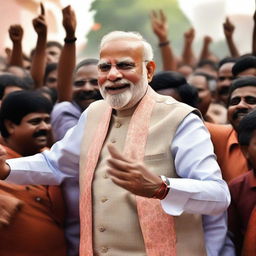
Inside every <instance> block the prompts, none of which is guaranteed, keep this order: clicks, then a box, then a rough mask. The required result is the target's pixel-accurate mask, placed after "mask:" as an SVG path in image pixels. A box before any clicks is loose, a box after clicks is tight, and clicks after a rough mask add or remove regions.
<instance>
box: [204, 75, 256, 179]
mask: <svg viewBox="0 0 256 256" xmlns="http://www.w3.org/2000/svg"><path fill="white" fill-rule="evenodd" d="M254 108H256V77H241V78H238V79H236V80H235V81H234V82H233V83H232V85H231V87H230V95H229V101H228V120H229V122H230V125H216V124H210V123H206V126H207V128H208V130H209V132H210V134H211V139H212V142H213V145H214V151H215V154H216V155H217V161H218V163H219V165H220V167H221V171H222V176H223V178H224V180H226V181H227V182H229V181H231V180H232V179H234V178H235V177H237V176H239V175H240V174H243V173H245V172H247V171H248V170H249V168H248V166H247V160H246V158H245V157H244V155H243V153H242V152H241V149H240V146H239V144H238V140H237V128H238V125H239V123H240V121H241V119H242V118H243V117H244V116H245V115H246V114H247V113H249V112H250V111H252V110H253V109H254Z"/></svg>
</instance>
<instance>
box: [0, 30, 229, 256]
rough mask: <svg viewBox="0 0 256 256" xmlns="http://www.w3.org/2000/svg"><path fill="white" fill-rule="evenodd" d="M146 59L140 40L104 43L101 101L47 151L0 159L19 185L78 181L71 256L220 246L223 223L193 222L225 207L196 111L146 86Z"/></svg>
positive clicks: (195, 251) (111, 38) (149, 67)
mask: <svg viewBox="0 0 256 256" xmlns="http://www.w3.org/2000/svg"><path fill="white" fill-rule="evenodd" d="M152 59H153V53H152V48H151V46H150V45H149V44H148V43H147V42H146V41H145V40H144V39H143V38H142V37H141V36H140V35H139V34H137V33H132V32H121V31H115V32H112V33H110V34H108V35H106V36H105V37H104V38H103V39H102V42H101V47H100V62H99V66H98V68H99V86H100V91H101V94H102V96H103V98H104V100H103V101H98V102H95V103H93V104H91V105H90V106H89V108H88V109H86V111H85V112H84V113H83V114H82V116H81V118H80V120H79V122H78V124H77V126H75V127H74V128H72V129H71V130H69V131H68V133H67V134H66V136H65V137H64V138H63V139H62V140H61V141H59V142H57V143H56V144H55V145H53V147H52V149H51V150H50V151H45V152H43V153H42V154H37V155H35V156H33V157H28V158H26V159H24V158H21V159H16V160H9V161H8V164H9V165H6V164H5V162H4V159H3V157H2V159H1V162H0V167H1V166H2V168H1V170H2V173H1V178H3V179H4V178H6V177H7V176H8V177H7V180H9V181H12V182H16V183H19V184H22V183H28V182H29V183H33V184H36V183H41V184H42V183H43V184H60V183H61V182H63V181H64V180H66V179H73V178H77V179H78V176H79V175H80V177H79V180H80V220H81V239H80V255H101V254H104V253H107V252H109V253H110V254H111V255H114V256H117V255H118V256H120V255H129V256H130V255H134V256H135V255H136V256H142V255H143V256H145V255H154V256H155V255H166V256H167V255H168V256H170V255H186V253H187V255H197V256H198V255H220V253H221V250H222V248H223V246H224V242H225V235H226V224H225V217H224V215H222V216H221V217H219V220H217V218H213V219H211V218H210V216H205V217H204V216H202V215H218V214H221V213H223V212H224V211H225V210H226V208H227V207H228V205H229V202H230V195H229V192H228V188H227V185H226V183H225V182H224V181H223V180H222V177H221V173H220V169H219V166H218V164H217V162H216V159H215V155H214V153H213V147H212V144H211V141H210V137H209V133H208V132H207V130H206V128H205V127H204V124H203V122H202V121H201V119H200V118H199V117H198V115H197V114H198V113H197V110H195V109H192V108H190V107H189V106H187V105H184V104H182V103H179V102H177V101H175V100H174V99H172V98H170V97H167V96H161V95H158V94H156V93H155V92H154V91H153V90H152V89H151V88H150V87H149V86H148V82H149V81H150V80H151V79H152V76H153V74H154V70H155V63H154V62H153V60H152ZM120 152H123V153H120ZM2 154H3V153H2ZM80 156H82V157H80ZM9 166H10V167H9ZM79 169H80V174H79V172H78V170H79ZM10 170H11V171H10ZM159 176H161V177H159ZM159 199H160V200H159ZM164 212H166V213H167V214H166V213H164ZM213 220H214V221H213ZM216 230H218V231H217V232H216ZM213 235H214V243H213V242H212V241H211V242H210V238H212V236H213ZM229 255H231V254H229Z"/></svg>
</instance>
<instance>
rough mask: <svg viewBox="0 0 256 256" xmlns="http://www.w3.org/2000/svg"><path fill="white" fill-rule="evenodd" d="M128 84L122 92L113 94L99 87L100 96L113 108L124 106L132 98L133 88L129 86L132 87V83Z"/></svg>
mask: <svg viewBox="0 0 256 256" xmlns="http://www.w3.org/2000/svg"><path fill="white" fill-rule="evenodd" d="M129 84H130V87H129V88H127V89H126V90H125V91H124V92H122V93H119V94H115V95H112V94H108V93H107V92H106V91H105V90H104V89H100V91H101V94H102V97H103V98H104V99H105V100H106V102H107V103H108V104H109V105H110V106H111V107H112V108H113V109H117V110H118V109H121V108H123V107H124V106H126V105H127V104H128V103H129V102H130V100H131V99H132V91H133V88H131V87H134V84H132V83H129Z"/></svg>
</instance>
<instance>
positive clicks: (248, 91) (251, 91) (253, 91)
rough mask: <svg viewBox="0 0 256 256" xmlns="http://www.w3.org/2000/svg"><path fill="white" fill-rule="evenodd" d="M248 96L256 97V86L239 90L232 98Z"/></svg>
mask: <svg viewBox="0 0 256 256" xmlns="http://www.w3.org/2000/svg"><path fill="white" fill-rule="evenodd" d="M246 96H253V97H256V86H245V87H241V88H237V89H236V90H234V91H233V92H232V94H231V98H234V97H246Z"/></svg>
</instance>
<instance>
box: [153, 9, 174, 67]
mask: <svg viewBox="0 0 256 256" xmlns="http://www.w3.org/2000/svg"><path fill="white" fill-rule="evenodd" d="M150 20H151V26H152V30H153V32H154V33H155V35H156V36H157V38H158V46H159V48H160V51H161V55H162V62H163V70H176V69H177V61H176V58H175V55H174V53H173V49H172V47H171V44H170V39H169V38H168V22H167V18H166V16H165V14H164V12H163V10H160V11H159V12H157V11H152V12H151V14H150Z"/></svg>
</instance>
